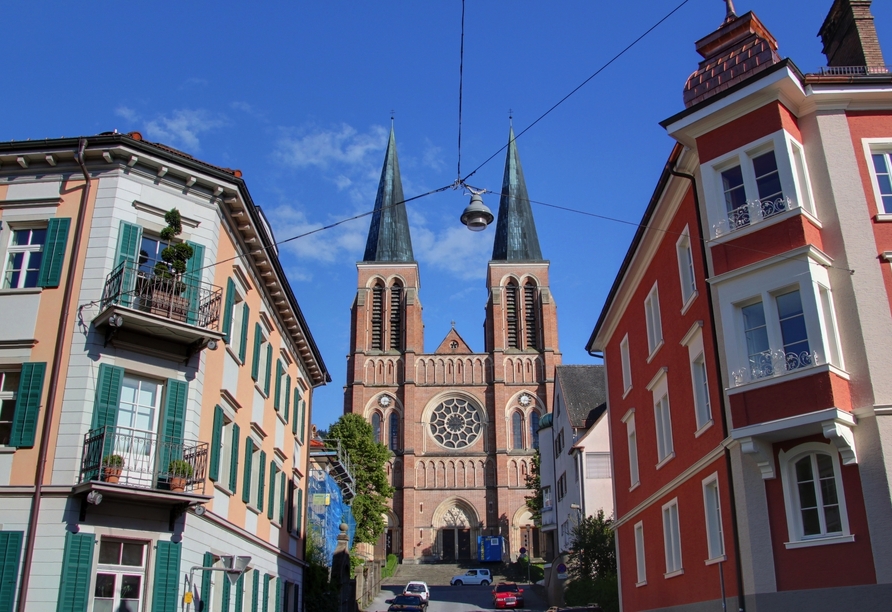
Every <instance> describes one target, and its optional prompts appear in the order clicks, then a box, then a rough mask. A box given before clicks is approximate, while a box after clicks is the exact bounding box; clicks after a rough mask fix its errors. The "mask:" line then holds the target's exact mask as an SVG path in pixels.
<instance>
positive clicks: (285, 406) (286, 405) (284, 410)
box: [282, 374, 291, 424]
mask: <svg viewBox="0 0 892 612" xmlns="http://www.w3.org/2000/svg"><path fill="white" fill-rule="evenodd" d="M289 406H291V375H290V374H289V375H288V376H286V377H285V402H284V403H283V404H282V416H284V417H285V423H286V424H287V423H288V412H289V411H288V408H289Z"/></svg>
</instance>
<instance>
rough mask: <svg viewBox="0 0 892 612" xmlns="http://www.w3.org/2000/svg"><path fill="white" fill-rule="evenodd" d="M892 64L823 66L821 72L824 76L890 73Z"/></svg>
mask: <svg viewBox="0 0 892 612" xmlns="http://www.w3.org/2000/svg"><path fill="white" fill-rule="evenodd" d="M890 73H892V66H824V67H823V68H821V74H822V75H825V76H872V75H876V74H890Z"/></svg>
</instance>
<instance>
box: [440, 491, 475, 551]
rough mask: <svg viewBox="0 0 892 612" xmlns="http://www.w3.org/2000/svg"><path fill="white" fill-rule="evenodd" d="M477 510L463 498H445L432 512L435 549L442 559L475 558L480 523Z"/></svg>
mask: <svg viewBox="0 0 892 612" xmlns="http://www.w3.org/2000/svg"><path fill="white" fill-rule="evenodd" d="M477 517H478V515H477V511H476V510H475V509H474V507H473V506H472V505H471V504H470V503H468V502H467V501H465V500H463V499H451V500H446V501H445V502H443V503H442V504H440V506H439V507H438V508H437V510H436V511H435V512H434V517H433V518H434V520H433V526H434V528H435V529H436V530H437V550H438V552H439V557H440V559H441V560H443V561H450V562H455V561H470V560H472V559H476V558H477V554H476V553H477V546H476V542H477V535H479V534H480V530H481V523H480V522H479V519H478V518H477Z"/></svg>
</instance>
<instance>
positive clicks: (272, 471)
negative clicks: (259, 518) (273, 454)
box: [266, 461, 276, 520]
mask: <svg viewBox="0 0 892 612" xmlns="http://www.w3.org/2000/svg"><path fill="white" fill-rule="evenodd" d="M275 507H276V462H275V461H270V462H269V499H268V500H267V502H266V518H268V519H269V520H273V515H274V514H275V511H274V508H275Z"/></svg>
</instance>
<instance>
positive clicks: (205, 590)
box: [195, 552, 229, 612]
mask: <svg viewBox="0 0 892 612" xmlns="http://www.w3.org/2000/svg"><path fill="white" fill-rule="evenodd" d="M213 564H214V555H213V554H212V553H209V552H206V553H204V558H203V559H202V563H201V566H202V567H211V566H212V565H213ZM211 573H212V572H201V593H200V594H199V597H200V598H201V600H200V601H199V604H198V605H197V606H195V610H196V612H210V609H211ZM225 582H229V579H228V578H227V579H226V580H225Z"/></svg>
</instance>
